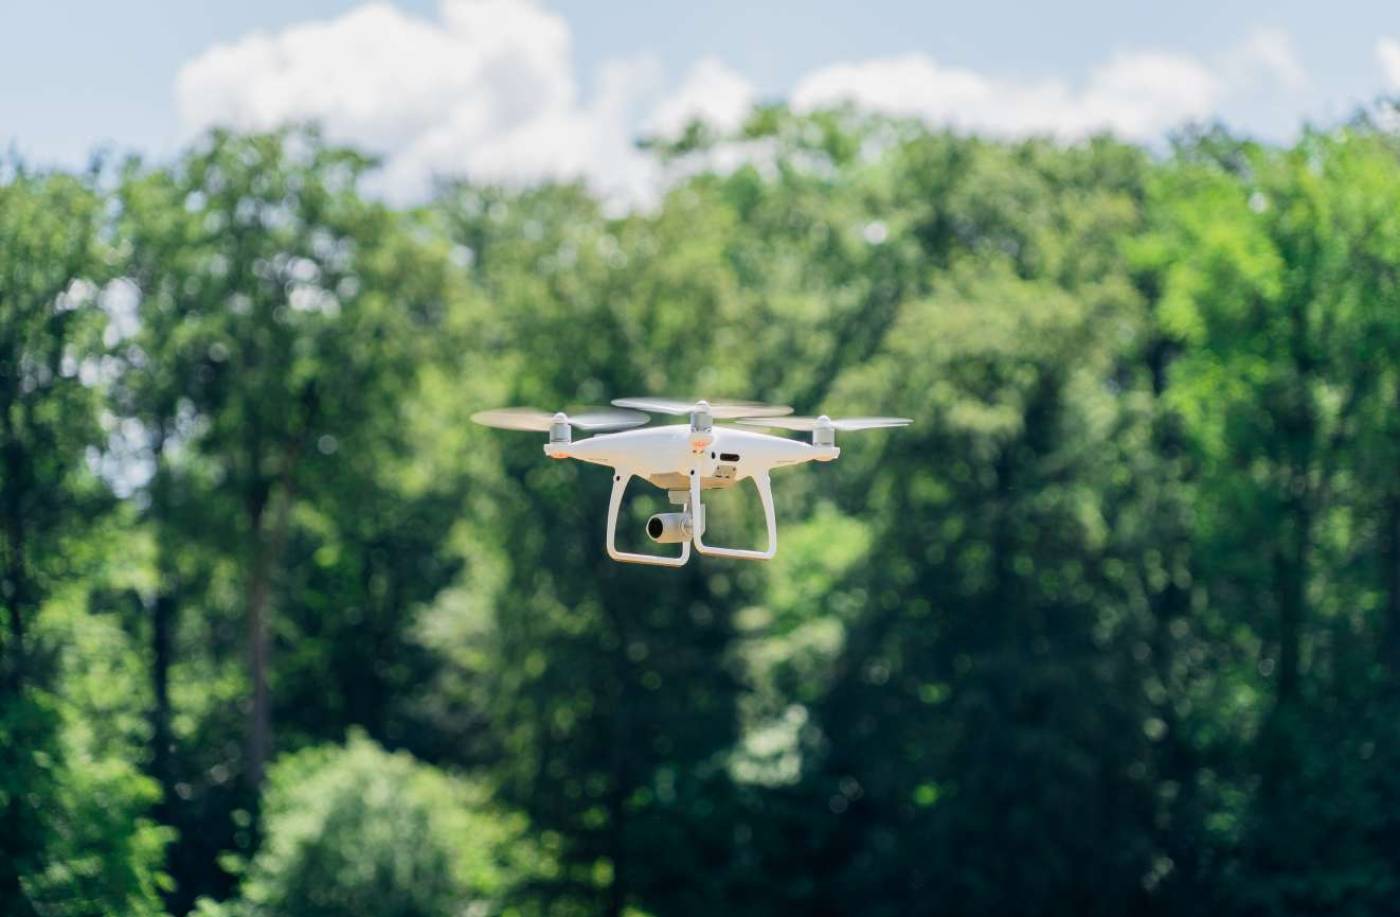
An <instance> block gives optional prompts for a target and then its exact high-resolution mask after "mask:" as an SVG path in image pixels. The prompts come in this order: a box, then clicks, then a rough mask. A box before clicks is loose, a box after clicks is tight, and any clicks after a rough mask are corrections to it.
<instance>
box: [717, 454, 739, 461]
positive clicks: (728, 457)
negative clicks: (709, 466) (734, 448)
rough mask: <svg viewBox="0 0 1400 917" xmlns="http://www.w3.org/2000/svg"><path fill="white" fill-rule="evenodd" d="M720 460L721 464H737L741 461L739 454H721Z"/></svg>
mask: <svg viewBox="0 0 1400 917" xmlns="http://www.w3.org/2000/svg"><path fill="white" fill-rule="evenodd" d="M719 460H720V461H721V462H737V461H739V453H737V452H721V453H720V454H719Z"/></svg>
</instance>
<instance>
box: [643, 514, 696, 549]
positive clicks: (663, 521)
mask: <svg viewBox="0 0 1400 917" xmlns="http://www.w3.org/2000/svg"><path fill="white" fill-rule="evenodd" d="M647 537H648V538H650V539H651V540H652V541H654V542H656V543H657V544H679V543H681V542H684V541H689V540H690V513H657V514H656V515H655V516H652V517H651V518H650V519H648V520H647Z"/></svg>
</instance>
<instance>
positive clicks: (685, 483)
mask: <svg viewBox="0 0 1400 917" xmlns="http://www.w3.org/2000/svg"><path fill="white" fill-rule="evenodd" d="M613 405H615V406H616V407H615V408H594V409H588V410H585V411H581V412H577V413H574V414H565V413H563V412H560V413H555V414H550V413H548V412H546V411H539V410H536V409H534V408H502V409H499V410H494V411H482V412H479V413H477V414H474V415H472V419H473V420H475V421H476V422H477V423H480V424H484V425H486V426H491V427H500V428H503V429H510V430H535V431H539V432H548V433H549V442H548V443H547V444H546V445H545V447H544V451H545V454H546V455H548V456H549V457H551V458H555V459H577V460H579V461H583V462H590V463H592V464H595V465H606V466H608V467H611V468H612V469H613V472H614V473H613V488H612V497H611V499H610V500H609V501H608V523H607V526H608V527H607V549H608V556H610V557H612V558H613V559H614V560H619V561H624V562H626V563H638V564H652V565H657V566H667V567H679V566H681V565H683V564H685V563H686V562H687V561H688V560H689V559H690V551H691V547H692V545H693V546H694V548H695V550H696V551H698V552H699V553H701V554H708V555H711V556H715V557H732V558H740V559H745V560H769V559H770V558H772V557H773V555H774V554H775V553H776V552H777V550H778V524H777V519H776V517H775V515H774V512H773V491H772V487H771V485H770V483H769V472H771V471H772V470H773V469H775V468H782V467H786V466H788V465H798V464H801V463H803V462H813V461H816V462H830V461H833V460H835V459H836V458H838V457H839V456H840V455H841V450H840V449H839V448H837V446H836V431H837V430H865V429H873V428H876V427H897V426H904V425H906V424H908V423H909V422H910V421H909V420H908V419H906V418H903V417H859V418H847V419H842V420H832V419H831V418H829V417H827V416H825V415H822V416H821V417H792V416H789V415H790V414H791V413H792V408H789V407H786V406H782V405H770V404H761V403H759V402H752V401H705V400H694V401H678V400H675V399H670V398H620V399H618V400H616V401H614V402H613ZM635 408H640V409H641V410H644V411H652V412H656V413H664V414H682V415H684V414H689V415H690V423H689V424H674V425H669V426H660V427H643V426H642V425H643V424H645V423H646V422H647V420H648V419H649V418H648V417H647V415H646V414H643V413H640V411H638V410H634V409H635ZM717 419H727V420H735V421H737V423H739V424H743V425H745V426H748V427H780V428H783V429H787V430H805V431H810V432H811V434H812V441H811V442H810V443H804V442H801V441H798V440H794V439H788V438H786V437H782V436H773V435H771V434H768V433H762V432H759V431H758V430H755V429H744V428H743V427H739V426H722V427H716V426H715V424H714V421H715V420H717ZM574 428H578V429H580V430H585V431H598V433H599V435H595V436H591V437H589V438H588V439H584V440H579V441H574V439H573V435H572V431H573V429H574ZM609 430H611V431H622V432H611V433H608V432H602V431H609ZM634 477H637V478H641V479H642V480H644V481H647V482H648V483H650V484H652V485H653V486H655V487H658V488H660V489H662V490H664V491H666V492H667V494H668V495H669V497H670V499H671V502H672V503H675V504H678V505H679V506H680V507H681V510H680V512H675V513H658V514H656V515H654V516H652V517H651V518H650V519H648V520H647V525H646V532H647V536H648V537H649V538H651V540H652V541H655V542H657V543H658V544H679V545H680V546H681V548H680V553H679V554H678V555H671V556H665V555H658V554H638V553H633V552H629V551H620V550H618V548H617V545H616V535H617V517H618V512H619V510H620V508H621V506H622V497H623V495H624V494H625V493H626V491H627V485H628V484H629V483H630V482H631V480H632V478H634ZM746 479H747V480H751V481H753V483H754V486H755V488H756V489H757V490H758V496H759V500H760V502H761V503H762V504H763V513H764V518H765V522H766V526H767V530H768V544H767V547H766V548H764V549H763V550H757V549H751V548H726V547H719V546H716V545H710V544H706V543H705V540H704V534H705V506H704V502H703V500H702V498H701V495H702V494H703V492H704V491H707V490H718V489H723V488H728V487H733V486H735V485H736V484H739V483H740V482H742V481H744V480H746Z"/></svg>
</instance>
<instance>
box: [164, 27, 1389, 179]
mask: <svg viewBox="0 0 1400 917" xmlns="http://www.w3.org/2000/svg"><path fill="white" fill-rule="evenodd" d="M1377 54H1378V56H1379V58H1380V60H1381V62H1382V64H1383V66H1385V67H1386V68H1387V73H1388V75H1389V76H1390V78H1391V81H1392V83H1393V84H1394V85H1397V86H1400V43H1397V42H1396V41H1394V40H1391V39H1382V40H1381V41H1380V43H1379V44H1378V45H1377ZM661 69H662V68H661V66H660V64H659V63H658V62H657V61H656V60H655V59H654V58H652V57H650V56H641V57H637V58H631V59H622V60H619V59H614V60H611V61H608V62H607V63H605V64H604V65H603V66H602V67H600V68H599V71H598V73H597V74H596V76H595V78H594V79H593V84H594V85H593V86H592V91H591V92H590V93H588V94H587V95H586V96H585V94H584V93H583V92H582V90H581V89H580V87H579V83H578V80H577V78H576V77H575V75H574V63H573V53H572V36H571V33H570V29H569V25H568V23H567V22H566V21H565V20H564V19H563V18H562V17H561V16H559V15H558V14H556V13H553V12H551V11H549V10H547V9H545V8H543V7H542V6H540V5H539V4H538V3H537V2H536V0H439V9H438V12H437V15H436V16H435V17H432V18H427V17H422V16H415V15H411V14H409V13H406V12H403V11H402V10H399V9H397V8H395V7H394V6H391V5H389V4H387V3H384V2H369V3H366V4H364V5H361V6H358V7H355V8H353V9H351V10H350V11H349V12H346V13H345V14H343V15H341V16H339V17H336V18H333V19H327V20H322V21H316V22H308V23H302V24H298V25H294V26H290V27H287V28H285V29H282V30H280V31H278V32H274V33H257V34H253V35H250V36H247V37H244V38H242V39H239V40H237V41H235V42H232V43H230V44H224V45H218V46H215V47H213V48H210V49H209V50H207V51H205V52H204V53H202V54H200V55H199V56H198V57H196V58H195V59H194V60H192V61H190V62H189V63H188V64H186V65H185V66H184V67H183V68H182V69H181V70H180V72H179V75H178V77H177V79H176V86H175V91H176V100H177V105H178V108H179V112H180V115H181V120H182V122H183V124H184V126H185V127H186V128H187V129H188V130H191V131H195V130H200V129H203V128H206V127H208V126H211V125H214V124H220V125H227V126H232V127H236V128H242V129H266V128H271V127H275V126H278V125H280V124H284V123H287V122H290V121H307V120H315V121H319V122H321V124H322V125H323V126H324V127H325V129H326V131H327V133H328V135H329V136H331V137H332V138H334V139H336V140H340V141H345V142H350V143H355V144H359V145H363V146H365V147H367V148H369V149H372V150H374V151H376V152H378V153H380V154H382V155H384V157H385V170H384V173H383V175H382V177H381V178H380V179H379V181H380V186H381V187H382V188H383V189H384V191H385V192H386V193H388V194H389V195H390V196H391V197H394V198H397V199H401V200H402V199H411V198H414V197H417V196H418V195H420V194H421V193H422V192H423V191H424V190H425V189H426V188H427V184H428V181H429V180H430V179H431V178H432V177H433V176H434V175H440V174H449V175H463V174H464V175H467V176H470V177H473V178H476V179H481V180H490V181H509V182H529V181H536V180H539V179H544V178H564V179H571V178H582V179H586V180H587V181H589V182H590V184H591V185H592V186H593V187H594V188H595V190H597V191H599V192H600V193H602V194H603V195H605V196H606V197H608V198H610V199H612V200H614V201H619V200H625V201H632V202H636V201H640V200H645V199H647V198H649V197H651V196H652V195H654V193H655V190H656V188H657V187H658V183H659V182H661V181H662V180H663V173H662V171H661V169H660V168H658V166H657V165H656V164H655V163H654V162H653V161H652V160H651V159H649V158H648V157H646V156H645V155H643V154H642V153H640V152H639V151H638V150H636V149H635V147H634V145H633V138H634V137H635V136H636V135H637V134H639V133H660V134H663V135H667V134H675V133H677V132H679V131H680V130H682V129H683V128H684V127H685V126H686V125H687V124H688V123H689V122H690V121H691V120H692V119H696V118H698V119H701V120H704V121H706V122H708V123H710V124H713V125H714V126H715V127H716V128H718V129H719V130H720V131H732V130H734V129H737V128H738V127H739V126H740V125H741V124H742V122H743V119H744V117H745V115H746V114H747V113H748V111H749V110H750V109H751V107H752V105H753V103H754V100H755V95H756V92H755V87H754V85H753V84H752V83H751V82H750V81H749V80H748V79H746V78H745V77H744V76H743V75H741V74H739V73H737V72H735V71H734V70H733V69H731V68H730V67H728V66H726V65H725V64H724V63H722V62H721V61H719V60H718V59H715V58H706V59H703V60H701V61H700V62H699V63H697V64H696V65H695V66H694V67H692V68H691V70H690V71H689V73H688V74H687V75H686V76H685V78H684V79H683V80H682V81H681V82H680V84H679V85H678V86H677V87H675V89H674V90H673V91H672V92H670V93H669V94H665V93H663V92H661V91H660V90H659V89H658V87H659V86H660V85H661V83H662V79H661V77H662V72H661ZM1305 81H1306V74H1305V73H1304V71H1303V68H1302V67H1301V65H1300V64H1299V63H1298V60H1297V57H1296V55H1295V54H1294V51H1293V47H1292V43H1291V41H1290V40H1289V38H1288V36H1287V35H1286V34H1285V33H1282V32H1279V31H1277V30H1257V31H1255V32H1254V33H1251V34H1250V35H1249V36H1248V37H1247V38H1246V40H1245V41H1243V42H1241V43H1240V44H1239V45H1237V46H1235V47H1234V48H1232V49H1230V50H1229V51H1227V52H1226V53H1225V54H1223V55H1221V56H1220V57H1218V58H1216V59H1214V60H1213V61H1210V62H1206V61H1203V60H1201V59H1198V58H1196V57H1192V56H1190V55H1184V54H1173V53H1166V52H1160V51H1133V52H1120V53H1117V54H1114V55H1112V56H1111V57H1109V58H1108V60H1107V61H1105V62H1103V63H1101V64H1100V65H1099V66H1097V67H1096V68H1094V69H1093V70H1091V71H1090V73H1089V75H1088V76H1087V78H1086V79H1085V80H1084V81H1083V82H1082V84H1080V85H1071V84H1069V83H1067V82H1065V81H1062V80H1059V79H1054V78H1044V79H1011V78H1006V77H1002V76H998V75H995V74H991V73H986V72H982V71H978V70H974V69H971V68H966V67H957V66H949V65H947V64H943V63H941V62H937V61H935V60H934V59H933V58H931V57H929V56H927V55H924V54H906V55H902V56H895V57H885V58H877V59H871V60H864V61H857V62H852V63H841V64H835V65H832V66H827V67H822V68H820V69H817V70H815V71H813V72H811V73H809V74H807V75H806V76H804V77H802V78H801V79H800V80H799V81H798V83H797V85H796V86H795V87H794V88H793V91H792V93H791V102H792V104H793V106H794V108H796V109H797V110H799V111H805V110H811V109H813V108H817V107H821V106H825V105H831V104H834V103H838V102H842V101H854V102H857V103H859V104H862V105H865V106H867V107H870V108H872V109H875V110H879V111H884V112H889V113H894V114H899V115H907V116H912V117H918V118H922V119H924V120H926V121H929V122H930V123H935V124H947V125H952V126H956V127H959V128H963V129H967V130H977V131H983V132H987V133H990V134H994V135H1000V136H1022V135H1025V134H1032V133H1035V134H1052V135H1056V136H1061V137H1071V138H1072V137H1079V136H1084V135H1086V134H1089V133H1092V132H1094V131H1098V130H1112V131H1114V132H1116V133H1118V134H1120V135H1121V136H1123V137H1126V138H1128V139H1132V140H1140V141H1146V140H1153V139H1156V138H1157V137H1160V136H1161V134H1162V132H1163V131H1164V130H1166V129H1168V128H1171V127H1173V126H1176V125H1178V124H1180V123H1182V122H1183V121H1187V120H1191V119H1200V118H1206V117H1210V116H1212V115H1215V114H1218V113H1219V112H1220V111H1221V110H1222V107H1224V106H1228V104H1229V103H1230V102H1231V101H1232V100H1234V101H1235V102H1239V101H1241V100H1244V99H1246V98H1253V97H1257V96H1258V95H1259V94H1260V93H1270V92H1275V91H1276V90H1277V89H1278V88H1280V87H1283V88H1297V87H1300V86H1302V85H1303V84H1304V83H1305ZM1251 94H1252V95H1251Z"/></svg>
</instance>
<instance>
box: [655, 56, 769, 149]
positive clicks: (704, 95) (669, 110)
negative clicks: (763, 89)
mask: <svg viewBox="0 0 1400 917" xmlns="http://www.w3.org/2000/svg"><path fill="white" fill-rule="evenodd" d="M753 104H754V86H753V84H752V83H750V82H749V81H748V80H746V79H745V78H744V77H743V76H741V75H740V74H739V73H737V72H736V71H734V70H732V69H730V68H729V67H728V66H727V65H726V64H724V63H723V62H722V61H720V60H718V59H717V58H713V57H707V58H705V59H703V60H701V61H700V62H699V63H698V64H696V65H695V66H694V67H692V68H691V70H690V73H689V74H688V75H687V76H686V78H685V79H684V80H683V81H682V82H681V85H680V88H679V89H677V90H676V91H675V92H674V93H672V94H671V95H670V96H669V97H668V98H666V99H665V100H663V101H662V102H661V104H660V105H658V106H657V107H656V110H655V111H654V112H652V114H651V117H650V118H648V119H647V123H646V125H645V127H646V130H647V132H648V133H655V134H660V135H662V136H674V135H676V134H679V133H680V132H681V131H683V130H685V129H686V128H687V127H688V126H689V125H690V123H691V122H692V121H703V122H705V123H707V124H709V125H711V126H712V127H714V128H715V129H717V130H719V131H720V132H722V133H728V132H732V131H736V130H738V129H739V128H740V127H742V126H743V123H744V119H745V118H746V117H747V116H748V114H749V111H750V110H751V109H752V108H753Z"/></svg>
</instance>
